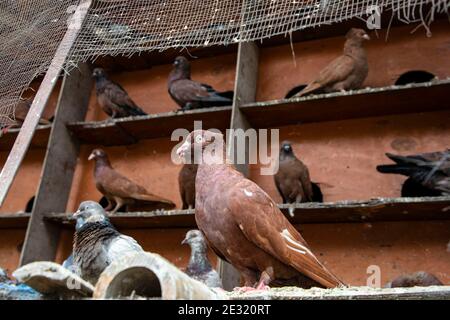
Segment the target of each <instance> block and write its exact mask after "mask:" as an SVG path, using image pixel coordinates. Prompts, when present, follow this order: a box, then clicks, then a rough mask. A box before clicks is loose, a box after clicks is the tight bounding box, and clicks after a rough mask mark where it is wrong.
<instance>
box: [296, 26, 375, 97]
mask: <svg viewBox="0 0 450 320" xmlns="http://www.w3.org/2000/svg"><path fill="white" fill-rule="evenodd" d="M345 37H346V38H347V41H345V45H344V53H343V55H341V56H339V57H338V58H336V59H334V60H333V61H332V62H331V63H330V64H329V65H327V66H326V67H325V69H323V70H322V71H320V73H319V76H318V77H317V79H316V80H314V81H313V82H311V83H310V84H309V85H308V86H306V88H305V89H303V90H302V91H300V92H299V93H298V94H296V95H295V96H294V97H301V96H304V95H306V94H309V93H314V92H318V93H323V92H325V93H328V92H334V91H345V90H353V89H359V88H360V87H361V86H362V84H363V82H364V80H365V79H366V77H367V74H368V73H369V66H368V64H367V56H366V51H365V50H364V48H363V41H364V40H370V37H369V35H368V34H367V33H366V32H365V31H364V30H362V29H355V28H352V29H350V31H349V32H347V35H346V36H345Z"/></svg>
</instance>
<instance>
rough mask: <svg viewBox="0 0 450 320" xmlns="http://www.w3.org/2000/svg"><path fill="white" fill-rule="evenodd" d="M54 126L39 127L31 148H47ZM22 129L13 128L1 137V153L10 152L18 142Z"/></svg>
mask: <svg viewBox="0 0 450 320" xmlns="http://www.w3.org/2000/svg"><path fill="white" fill-rule="evenodd" d="M51 129H52V125H51V124H48V125H42V126H38V127H37V129H36V131H35V133H34V136H33V139H32V140H31V145H30V147H31V148H47V143H48V137H49V136H50V130H51ZM19 131H20V128H13V129H10V130H8V132H7V133H6V134H4V135H3V136H2V137H0V151H9V150H11V148H12V146H13V145H14V141H16V138H17V135H18V134H19Z"/></svg>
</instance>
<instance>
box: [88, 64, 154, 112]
mask: <svg viewBox="0 0 450 320" xmlns="http://www.w3.org/2000/svg"><path fill="white" fill-rule="evenodd" d="M92 76H93V77H94V79H95V89H96V93H97V101H98V104H99V105H100V107H101V108H102V110H103V111H104V112H105V113H106V114H107V115H109V116H110V117H111V118H113V119H114V118H123V117H130V116H144V115H146V113H145V112H144V111H142V109H141V108H139V107H138V106H137V105H136V103H134V101H133V100H131V98H130V96H129V95H128V93H127V92H126V91H125V89H123V88H122V87H121V86H120V85H119V84H118V83H115V82H113V81H111V80H110V79H109V78H108V75H107V74H106V72H105V70H103V69H101V68H96V69H94V71H93V73H92Z"/></svg>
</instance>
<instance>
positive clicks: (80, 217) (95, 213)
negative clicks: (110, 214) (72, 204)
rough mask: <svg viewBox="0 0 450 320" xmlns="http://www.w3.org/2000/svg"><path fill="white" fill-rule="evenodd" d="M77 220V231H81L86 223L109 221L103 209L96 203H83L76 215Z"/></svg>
mask: <svg viewBox="0 0 450 320" xmlns="http://www.w3.org/2000/svg"><path fill="white" fill-rule="evenodd" d="M74 217H75V219H77V224H76V226H75V230H79V229H80V228H81V227H82V226H84V225H85V224H86V223H94V222H104V221H108V218H107V217H106V215H105V210H104V209H103V207H102V206H101V205H100V204H98V203H97V202H95V201H83V202H82V203H81V204H80V206H79V207H78V210H77V212H75V214H74Z"/></svg>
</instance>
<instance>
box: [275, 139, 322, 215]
mask: <svg viewBox="0 0 450 320" xmlns="http://www.w3.org/2000/svg"><path fill="white" fill-rule="evenodd" d="M274 180H275V185H276V187H277V190H278V192H279V193H280V195H281V197H282V198H283V202H284V203H301V202H312V201H313V196H314V193H313V187H312V183H311V180H310V178H309V171H308V168H307V167H306V166H305V164H304V163H303V162H301V161H300V160H299V159H297V157H296V156H295V154H294V151H293V150H292V146H291V143H290V142H289V141H283V142H282V143H281V148H280V156H279V167H278V172H277V173H276V174H275V175H274ZM292 211H293V209H292V210H290V212H289V213H290V214H291V216H292V215H293V212H292Z"/></svg>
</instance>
